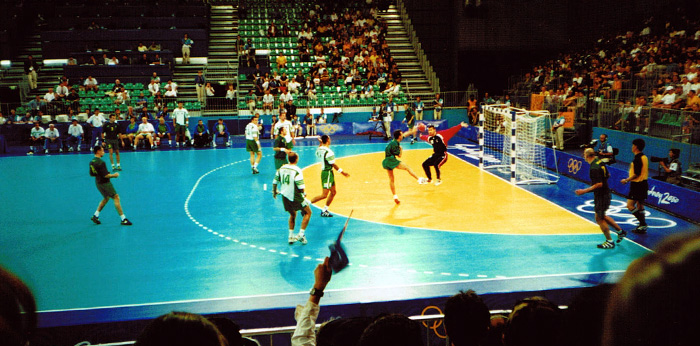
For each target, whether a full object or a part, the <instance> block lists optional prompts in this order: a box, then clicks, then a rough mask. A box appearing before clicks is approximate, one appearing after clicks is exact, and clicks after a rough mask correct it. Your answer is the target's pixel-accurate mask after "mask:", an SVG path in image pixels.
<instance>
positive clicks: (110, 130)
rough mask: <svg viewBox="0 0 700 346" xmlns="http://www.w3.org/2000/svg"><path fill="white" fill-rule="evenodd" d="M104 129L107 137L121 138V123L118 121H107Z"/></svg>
mask: <svg viewBox="0 0 700 346" xmlns="http://www.w3.org/2000/svg"><path fill="white" fill-rule="evenodd" d="M102 131H103V132H104V134H105V139H119V134H120V133H121V130H120V129H119V124H117V123H111V122H110V123H106V124H105V125H104V126H103V127H102Z"/></svg>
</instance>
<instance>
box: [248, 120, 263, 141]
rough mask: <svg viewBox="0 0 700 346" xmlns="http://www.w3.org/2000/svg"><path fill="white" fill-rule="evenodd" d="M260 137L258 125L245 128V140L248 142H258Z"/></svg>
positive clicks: (250, 124) (253, 124)
mask: <svg viewBox="0 0 700 346" xmlns="http://www.w3.org/2000/svg"><path fill="white" fill-rule="evenodd" d="M259 136H260V130H259V129H258V124H255V123H248V125H246V126H245V139H247V140H251V141H254V140H257V139H258V138H259Z"/></svg>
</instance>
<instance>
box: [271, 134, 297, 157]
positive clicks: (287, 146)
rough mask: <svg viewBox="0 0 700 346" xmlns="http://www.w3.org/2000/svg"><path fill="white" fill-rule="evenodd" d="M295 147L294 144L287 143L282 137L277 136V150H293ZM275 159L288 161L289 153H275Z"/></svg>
mask: <svg viewBox="0 0 700 346" xmlns="http://www.w3.org/2000/svg"><path fill="white" fill-rule="evenodd" d="M293 147H294V145H293V144H292V142H287V140H286V139H284V137H282V136H277V138H276V139H275V148H285V149H292V148H293ZM275 158H276V159H280V160H286V159H287V153H285V152H282V151H278V152H276V153H275Z"/></svg>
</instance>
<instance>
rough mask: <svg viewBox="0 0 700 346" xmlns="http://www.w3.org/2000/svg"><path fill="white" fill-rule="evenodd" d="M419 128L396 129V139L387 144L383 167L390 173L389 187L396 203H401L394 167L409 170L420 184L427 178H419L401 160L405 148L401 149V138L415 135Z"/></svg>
mask: <svg viewBox="0 0 700 346" xmlns="http://www.w3.org/2000/svg"><path fill="white" fill-rule="evenodd" d="M416 130H417V128H415V127H414V128H413V129H412V130H409V131H406V132H401V130H396V131H394V134H393V136H394V139H393V140H391V142H389V144H387V146H386V149H384V161H382V167H383V168H384V169H385V170H386V173H387V174H388V175H389V188H391V193H392V194H393V195H394V202H395V203H396V204H399V203H401V201H400V200H399V196H398V195H396V186H395V185H394V169H403V170H404V171H406V172H408V174H410V175H411V176H412V177H414V178H416V180H418V184H425V183H426V182H427V179H425V178H419V177H418V176H417V175H416V173H414V172H413V170H412V169H411V167H408V165H406V164H405V163H403V162H401V161H400V160H399V158H401V154H402V152H403V150H402V149H401V144H400V143H399V142H401V140H402V139H403V138H404V137H405V136H408V135H415V133H416Z"/></svg>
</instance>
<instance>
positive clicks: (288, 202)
mask: <svg viewBox="0 0 700 346" xmlns="http://www.w3.org/2000/svg"><path fill="white" fill-rule="evenodd" d="M287 157H288V159H289V163H287V164H285V165H283V166H282V167H280V168H279V169H278V170H277V172H276V173H275V179H273V181H272V197H273V198H277V194H278V193H279V194H281V195H282V202H283V203H284V210H285V211H287V212H288V213H289V238H288V239H289V244H290V245H291V244H294V242H296V241H298V242H300V243H302V244H304V245H306V236H305V235H304V233H305V232H306V226H308V225H309V219H311V208H310V207H309V204H310V203H309V200H307V199H306V193H305V192H304V189H305V188H306V186H305V185H304V175H303V174H302V172H301V169H300V168H299V167H298V166H297V162H298V161H299V155H298V154H297V153H295V152H293V151H289V152H287ZM277 186H279V192H278V190H277ZM297 211H301V216H302V220H301V229H300V230H299V234H297V235H296V236H295V235H294V227H295V221H296V217H297Z"/></svg>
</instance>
